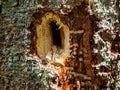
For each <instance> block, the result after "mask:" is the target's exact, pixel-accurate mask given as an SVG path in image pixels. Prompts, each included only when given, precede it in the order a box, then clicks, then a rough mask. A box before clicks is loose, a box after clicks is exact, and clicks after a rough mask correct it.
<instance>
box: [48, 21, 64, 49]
mask: <svg viewBox="0 0 120 90" xmlns="http://www.w3.org/2000/svg"><path fill="white" fill-rule="evenodd" d="M50 26H51V31H52V40H53V45H55V46H57V47H60V48H61V47H62V43H61V33H60V30H59V26H58V25H56V23H55V22H54V21H52V22H51V23H50Z"/></svg>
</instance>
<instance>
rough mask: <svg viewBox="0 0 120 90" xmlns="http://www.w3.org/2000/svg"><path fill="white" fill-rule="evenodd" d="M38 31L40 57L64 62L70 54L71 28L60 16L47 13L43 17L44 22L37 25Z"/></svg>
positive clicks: (37, 44) (37, 45) (37, 46)
mask: <svg viewBox="0 0 120 90" xmlns="http://www.w3.org/2000/svg"><path fill="white" fill-rule="evenodd" d="M36 31H37V40H36V48H37V53H38V55H39V57H41V58H43V59H45V58H47V59H49V60H54V61H60V62H61V63H62V62H63V60H65V59H66V58H67V57H68V55H69V46H70V45H69V28H68V27H67V25H64V24H63V23H62V22H61V20H60V18H59V16H57V15H55V14H53V13H47V14H46V15H45V16H44V17H42V23H41V24H40V25H37V26H36ZM57 59H60V60H57Z"/></svg>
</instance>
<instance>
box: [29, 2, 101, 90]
mask: <svg viewBox="0 0 120 90" xmlns="http://www.w3.org/2000/svg"><path fill="white" fill-rule="evenodd" d="M46 13H53V17H51V19H52V20H55V21H56V22H58V21H57V20H56V19H55V17H54V15H56V16H57V17H59V18H60V21H61V22H62V23H63V24H64V25H67V27H68V28H69V29H68V31H67V33H69V34H70V36H69V37H68V38H69V42H68V41H65V42H67V43H69V45H70V47H69V48H68V51H70V52H67V53H68V54H66V57H67V58H62V59H65V60H64V61H65V62H64V63H65V66H64V68H65V67H68V68H69V69H68V71H67V70H66V72H67V73H66V74H67V75H66V76H67V79H68V82H69V84H70V85H71V90H73V88H74V82H72V80H73V81H75V78H77V79H78V80H79V81H80V82H81V88H84V89H85V90H88V88H89V85H87V83H89V82H90V83H91V84H93V85H94V84H95V85H97V86H98V87H100V84H101V81H102V80H100V78H99V77H97V76H95V71H94V68H92V67H91V66H92V62H94V60H93V56H94V55H93V52H92V48H93V47H92V46H93V45H92V44H93V43H92V35H93V33H94V31H95V28H96V27H97V26H96V23H95V22H96V21H97V19H96V17H95V16H94V15H90V14H89V13H88V5H87V4H86V3H82V4H78V5H76V6H74V8H73V9H72V10H71V11H69V12H67V13H66V14H62V13H61V12H60V11H58V10H51V9H49V8H39V10H38V11H37V12H36V13H34V14H33V16H32V18H33V20H32V23H31V26H30V28H33V27H34V30H32V29H31V30H32V32H33V31H34V33H37V30H36V27H37V26H38V25H41V23H42V20H43V19H42V17H44V16H45V14H46ZM46 18H47V17H46ZM46 20H47V19H46ZM45 24H46V23H45ZM58 25H59V24H58ZM45 26H46V27H47V25H45ZM48 27H49V26H48ZM61 27H62V26H61ZM44 30H45V29H44ZM63 31H64V29H63ZM65 34H66V33H65ZM39 35H40V34H33V36H34V37H35V38H32V40H31V41H32V42H33V41H34V42H33V43H32V44H34V45H32V46H36V40H37V39H39ZM48 35H50V34H48ZM44 37H47V36H44V35H42V37H41V38H44ZM64 38H65V40H66V38H67V37H64ZM33 39H34V40H33ZM67 43H65V44H67ZM46 44H47V45H46V46H47V47H49V43H46ZM39 46H41V44H40V43H38V45H37V46H36V47H35V48H36V49H35V50H36V51H34V50H33V47H32V48H31V49H32V50H33V52H37V53H38V55H40V54H42V53H40V52H39V50H38V49H39V48H40V47H39ZM47 47H46V48H47ZM65 49H66V48H65ZM65 49H63V50H65ZM49 51H50V49H49V50H48V52H49ZM41 58H42V57H41ZM43 59H45V56H44V58H43ZM95 59H96V58H95ZM71 68H72V70H71ZM71 76H73V77H71ZM75 82H76V81H75ZM91 88H92V86H91Z"/></svg>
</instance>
